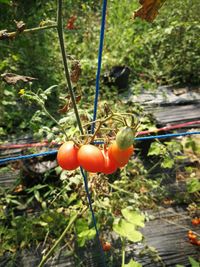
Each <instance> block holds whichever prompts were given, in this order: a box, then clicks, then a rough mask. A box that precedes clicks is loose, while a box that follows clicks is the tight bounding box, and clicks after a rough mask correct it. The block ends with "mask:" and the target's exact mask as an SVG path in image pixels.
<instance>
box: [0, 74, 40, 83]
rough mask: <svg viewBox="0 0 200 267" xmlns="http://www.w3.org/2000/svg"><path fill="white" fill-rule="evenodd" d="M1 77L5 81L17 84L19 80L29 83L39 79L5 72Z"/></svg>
mask: <svg viewBox="0 0 200 267" xmlns="http://www.w3.org/2000/svg"><path fill="white" fill-rule="evenodd" d="M1 77H2V80H3V81H4V82H6V83H7V84H12V85H15V84H16V83H17V82H19V81H21V82H25V83H27V82H31V81H35V80H37V79H36V78H33V77H29V76H23V75H18V74H15V73H3V74H1Z"/></svg>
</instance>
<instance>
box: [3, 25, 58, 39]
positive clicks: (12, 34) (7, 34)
mask: <svg viewBox="0 0 200 267" xmlns="http://www.w3.org/2000/svg"><path fill="white" fill-rule="evenodd" d="M56 27H57V24H51V25H46V26H41V27H35V28H31V29H25V30H23V31H21V32H19V31H15V32H7V30H2V31H0V40H6V39H14V38H15V37H16V36H18V35H20V34H21V33H33V32H37V31H41V30H46V29H51V28H56Z"/></svg>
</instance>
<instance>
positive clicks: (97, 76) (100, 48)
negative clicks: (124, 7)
mask: <svg viewBox="0 0 200 267" xmlns="http://www.w3.org/2000/svg"><path fill="white" fill-rule="evenodd" d="M106 8H107V0H104V1H103V8H102V20H101V32H100V42H99V53H98V66H97V73H96V92H95V99H94V111H93V123H92V126H91V133H92V134H93V133H94V129H95V122H94V121H95V120H96V118H97V107H98V98H99V81H100V73H101V61H102V52H103V41H104V32H105V22H106Z"/></svg>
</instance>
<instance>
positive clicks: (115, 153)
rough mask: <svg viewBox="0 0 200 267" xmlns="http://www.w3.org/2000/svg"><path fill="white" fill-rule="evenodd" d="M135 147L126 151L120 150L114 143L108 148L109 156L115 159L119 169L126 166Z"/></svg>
mask: <svg viewBox="0 0 200 267" xmlns="http://www.w3.org/2000/svg"><path fill="white" fill-rule="evenodd" d="M133 150H134V148H133V145H131V146H130V147H128V148H126V149H123V150H122V149H120V148H119V147H118V145H117V143H116V142H113V143H112V144H111V145H110V146H109V148H108V156H109V157H110V158H111V159H113V160H114V161H115V162H116V163H117V165H118V166H119V167H123V166H125V165H126V164H127V163H128V161H129V158H130V156H131V155H132V154H133Z"/></svg>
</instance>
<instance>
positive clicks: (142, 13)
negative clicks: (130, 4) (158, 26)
mask: <svg viewBox="0 0 200 267" xmlns="http://www.w3.org/2000/svg"><path fill="white" fill-rule="evenodd" d="M165 1H166V0H140V1H139V2H140V4H141V5H142V7H140V8H139V9H138V10H136V11H135V12H134V14H133V18H136V17H140V18H141V19H144V20H146V21H148V22H153V21H154V20H155V18H156V17H157V15H158V10H159V9H160V8H161V7H162V5H163V4H164V2H165Z"/></svg>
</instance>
